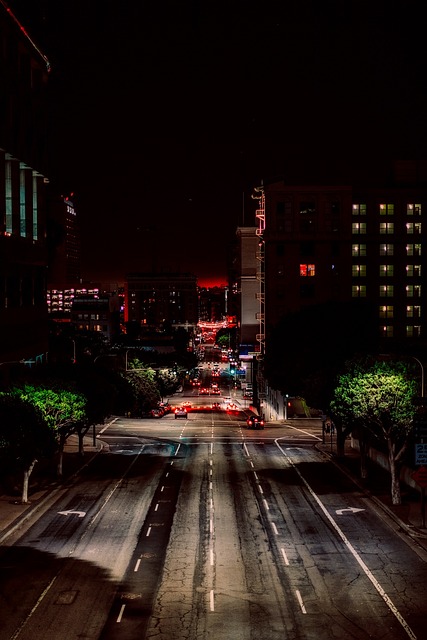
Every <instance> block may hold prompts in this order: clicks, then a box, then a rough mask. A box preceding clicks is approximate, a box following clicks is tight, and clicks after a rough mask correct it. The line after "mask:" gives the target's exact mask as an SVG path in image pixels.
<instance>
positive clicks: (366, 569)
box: [276, 440, 417, 640]
mask: <svg viewBox="0 0 427 640" xmlns="http://www.w3.org/2000/svg"><path fill="white" fill-rule="evenodd" d="M276 445H277V446H278V448H279V449H280V451H281V452H282V453H283V455H284V456H285V458H286V459H287V460H288V462H289V464H290V465H291V466H292V467H293V469H294V470H295V471H296V473H297V474H298V476H299V478H300V479H301V480H302V482H303V483H304V485H305V486H306V487H307V490H308V491H309V492H310V494H311V496H312V497H313V500H315V501H316V502H317V504H318V505H319V508H320V509H321V510H322V512H323V513H324V515H325V518H327V520H329V522H330V523H331V525H332V526H333V528H334V529H335V531H336V532H337V534H338V535H339V537H340V538H341V540H342V541H343V543H344V544H345V546H346V547H347V549H348V550H349V551H350V553H351V554H352V556H353V557H354V559H355V560H356V562H357V563H358V564H359V566H360V567H361V568H362V569H363V571H364V573H365V575H366V576H367V578H368V579H369V580H370V581H371V583H372V584H373V585H374V587H375V589H376V590H377V591H378V593H379V595H380V596H381V598H382V599H383V600H384V602H385V603H386V605H387V606H388V608H389V609H390V611H391V612H392V613H393V615H394V616H395V617H396V618H397V620H398V621H399V623H400V624H401V626H402V627H403V629H404V630H405V632H406V634H407V635H408V636H409V638H411V640H417V636H416V635H415V634H414V632H413V631H412V629H411V627H410V626H409V625H408V623H407V622H406V620H405V619H404V618H403V616H402V615H401V614H400V612H399V611H398V609H397V607H396V606H395V604H394V603H393V602H392V600H391V598H390V597H389V596H388V595H387V594H386V592H385V591H384V589H383V588H382V586H381V585H380V583H379V582H378V580H377V579H376V578H375V576H374V575H373V573H372V572H371V570H370V569H369V567H368V566H367V565H366V564H365V562H364V561H363V560H362V558H361V556H360V555H359V554H358V553H357V551H356V549H355V548H354V547H353V545H352V544H351V542H350V541H349V540H348V538H347V536H346V535H345V533H344V532H343V531H342V530H341V529H340V527H339V526H338V524H337V523H336V522H335V520H334V519H333V517H332V516H331V515H330V513H329V511H328V510H327V509H326V507H325V506H324V504H323V502H322V501H321V500H320V498H319V496H318V495H317V494H316V493H314V491H313V489H312V488H311V486H310V485H309V484H308V482H307V480H306V479H305V478H304V476H303V475H302V474H301V472H300V471H299V469H298V467H297V465H295V464H294V462H293V460H292V459H291V457H290V456H289V455H288V454H287V453H286V451H285V450H284V449H283V448H282V447H281V446H280V444H279V442H278V441H277V440H276Z"/></svg>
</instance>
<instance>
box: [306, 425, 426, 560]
mask: <svg viewBox="0 0 427 640" xmlns="http://www.w3.org/2000/svg"><path fill="white" fill-rule="evenodd" d="M316 448H317V449H319V450H320V451H323V452H324V453H325V454H326V455H328V456H329V457H330V458H331V460H332V461H333V462H334V464H336V465H337V466H339V467H340V468H341V469H342V471H343V472H344V473H346V474H347V475H348V476H349V477H350V478H351V479H352V480H353V482H355V483H356V485H357V486H358V487H359V488H360V490H361V491H363V492H364V493H365V494H366V495H368V496H369V497H370V498H371V499H372V500H373V501H374V502H375V504H376V505H377V507H379V508H380V509H381V510H382V511H383V512H384V513H385V514H387V515H388V516H389V517H390V518H392V519H393V520H394V522H395V523H396V525H397V526H398V527H399V528H400V529H401V530H402V532H404V533H406V534H408V535H409V536H411V538H412V539H413V540H414V541H416V542H417V543H418V544H419V545H420V546H421V547H422V548H423V549H424V550H425V551H427V528H426V522H427V504H424V514H423V512H422V504H421V492H419V491H416V490H415V489H413V488H412V487H409V486H407V485H406V484H404V483H401V500H402V504H400V505H394V504H392V500H391V478H390V473H389V472H388V471H387V470H386V469H383V468H382V467H381V466H380V465H378V464H376V463H375V462H372V461H370V460H369V461H368V477H367V478H366V479H362V478H361V475H360V454H359V452H358V451H357V449H354V448H353V447H352V446H351V440H350V439H349V438H347V439H346V441H345V455H344V457H337V455H336V439H335V436H333V437H332V441H331V437H330V435H327V436H326V438H325V443H322V442H319V443H318V444H317V445H316Z"/></svg>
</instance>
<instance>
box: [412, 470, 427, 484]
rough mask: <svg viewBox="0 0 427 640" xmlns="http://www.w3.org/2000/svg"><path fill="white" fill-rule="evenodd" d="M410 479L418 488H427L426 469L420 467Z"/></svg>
mask: <svg viewBox="0 0 427 640" xmlns="http://www.w3.org/2000/svg"><path fill="white" fill-rule="evenodd" d="M412 477H413V479H414V480H415V482H416V483H417V484H418V485H419V486H420V487H422V488H425V487H427V467H420V468H419V469H417V470H416V471H414V473H413V474H412Z"/></svg>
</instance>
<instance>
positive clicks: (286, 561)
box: [280, 547, 289, 566]
mask: <svg viewBox="0 0 427 640" xmlns="http://www.w3.org/2000/svg"><path fill="white" fill-rule="evenodd" d="M280 551H281V552H282V556H283V560H284V561H285V564H286V565H288V566H289V560H288V556H287V555H286V551H285V550H284V549H283V547H282V548H281V549H280Z"/></svg>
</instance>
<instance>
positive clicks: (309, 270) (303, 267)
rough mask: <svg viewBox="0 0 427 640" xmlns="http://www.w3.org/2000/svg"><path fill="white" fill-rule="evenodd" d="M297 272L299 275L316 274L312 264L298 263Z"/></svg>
mask: <svg viewBox="0 0 427 640" xmlns="http://www.w3.org/2000/svg"><path fill="white" fill-rule="evenodd" d="M299 274H300V276H314V275H316V267H315V265H314V264H300V266H299Z"/></svg>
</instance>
